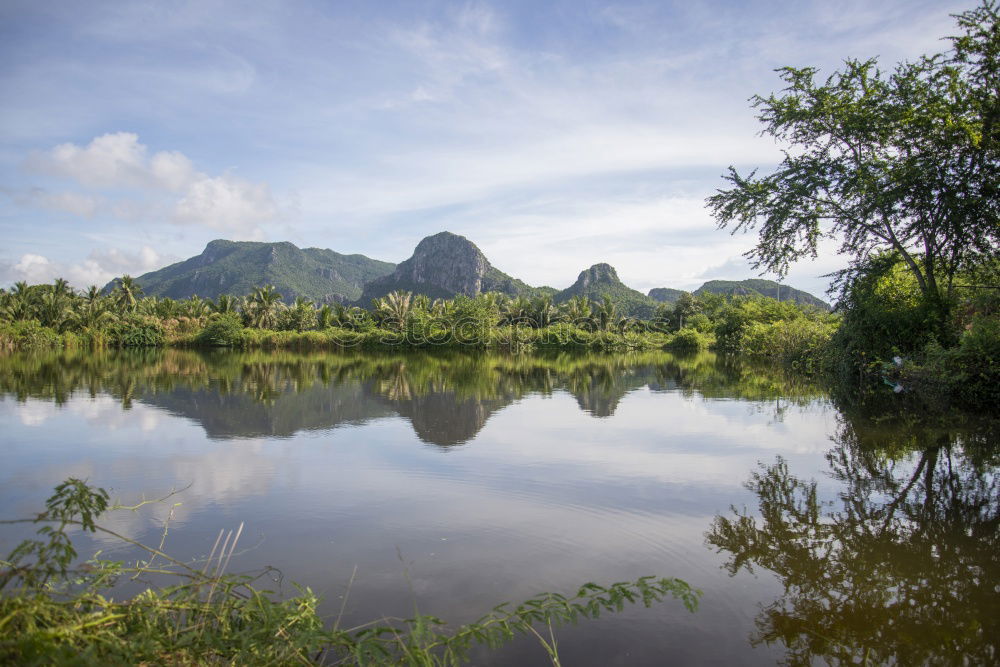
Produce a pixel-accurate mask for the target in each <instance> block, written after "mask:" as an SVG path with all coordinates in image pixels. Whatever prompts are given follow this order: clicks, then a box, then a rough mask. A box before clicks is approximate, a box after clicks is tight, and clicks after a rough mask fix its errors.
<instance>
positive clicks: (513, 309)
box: [500, 296, 531, 324]
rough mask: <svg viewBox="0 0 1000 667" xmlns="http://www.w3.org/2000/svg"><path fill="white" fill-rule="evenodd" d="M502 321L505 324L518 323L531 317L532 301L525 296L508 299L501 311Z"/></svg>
mask: <svg viewBox="0 0 1000 667" xmlns="http://www.w3.org/2000/svg"><path fill="white" fill-rule="evenodd" d="M500 317H501V320H500V321H501V322H503V323H504V324H516V323H518V322H522V323H523V322H525V321H527V320H529V319H531V301H529V300H528V299H527V298H525V297H523V296H518V297H517V298H516V299H507V301H506V303H504V304H503V309H502V310H501V311H500Z"/></svg>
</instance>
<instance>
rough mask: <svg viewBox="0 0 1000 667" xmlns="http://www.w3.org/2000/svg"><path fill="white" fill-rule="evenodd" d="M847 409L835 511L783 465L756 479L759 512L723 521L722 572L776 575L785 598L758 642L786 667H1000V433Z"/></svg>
mask: <svg viewBox="0 0 1000 667" xmlns="http://www.w3.org/2000/svg"><path fill="white" fill-rule="evenodd" d="M868 407H869V409H868V410H857V409H845V410H844V411H843V412H842V414H841V417H840V418H839V428H838V430H837V432H836V434H834V436H833V442H834V446H833V447H832V448H831V449H830V450H829V452H828V453H827V455H826V459H827V464H828V475H829V476H830V477H831V478H832V479H833V480H834V481H835V482H837V484H838V486H839V493H838V497H837V500H835V501H824V500H822V499H821V496H822V493H821V492H819V491H818V490H817V483H816V482H815V481H807V480H805V479H802V478H800V477H798V476H796V475H795V474H793V473H792V471H791V470H790V467H789V465H788V464H787V462H786V461H784V460H783V459H781V458H780V457H779V458H778V459H777V461H776V462H775V463H774V464H771V465H762V466H761V469H760V470H759V471H758V472H755V473H753V474H752V476H751V478H750V480H749V482H748V483H747V488H749V489H750V490H751V491H752V492H753V493H754V494H756V496H757V502H758V512H757V513H751V512H748V511H746V510H744V511H741V512H737V511H736V510H735V509H734V511H733V514H732V515H730V516H718V517H716V518H715V520H714V522H713V524H712V527H711V530H710V531H709V533H708V535H707V540H708V543H709V544H710V545H711V546H713V547H715V548H716V549H717V550H718V551H719V552H721V553H724V554H726V555H727V557H728V560H727V562H726V565H725V567H726V568H727V569H728V570H729V572H730V574H733V575H735V574H736V573H737V572H739V571H740V570H744V569H745V570H747V571H751V572H753V571H754V568H765V569H766V570H770V571H771V572H774V573H775V574H777V575H778V577H779V578H780V580H781V582H782V583H783V586H784V594H783V595H782V596H781V597H779V598H778V599H776V600H774V601H773V602H770V603H769V604H767V605H766V606H764V607H763V609H762V611H761V612H760V613H759V615H758V616H757V620H756V627H757V629H756V632H755V633H754V634H753V635H752V637H751V643H753V644H754V645H759V644H762V643H766V644H772V643H774V644H780V645H781V646H783V647H784V648H785V649H786V661H787V662H788V663H789V664H793V665H811V664H814V663H815V662H816V661H818V660H819V659H820V658H823V659H826V660H827V661H829V662H833V663H836V664H860V663H862V662H863V663H865V664H882V663H889V662H892V663H895V664H903V665H921V664H995V663H996V662H997V660H998V659H1000V477H998V474H997V472H998V465H1000V452H998V451H997V448H996V443H997V442H1000V439H998V429H997V428H996V424H995V423H986V424H984V423H982V421H980V422H978V423H966V422H963V420H962V419H961V418H960V417H958V416H954V415H952V416H950V417H948V418H946V419H945V418H933V417H921V416H919V415H917V414H916V413H913V412H910V411H905V410H898V409H896V410H894V411H893V410H888V409H876V410H874V411H873V410H871V409H870V408H871V406H868Z"/></svg>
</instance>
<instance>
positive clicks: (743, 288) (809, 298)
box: [694, 278, 831, 310]
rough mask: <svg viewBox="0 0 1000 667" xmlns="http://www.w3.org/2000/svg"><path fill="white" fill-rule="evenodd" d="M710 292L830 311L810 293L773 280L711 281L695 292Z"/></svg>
mask: <svg viewBox="0 0 1000 667" xmlns="http://www.w3.org/2000/svg"><path fill="white" fill-rule="evenodd" d="M706 292H709V293H711V294H722V295H725V296H734V295H744V296H754V295H757V294H759V295H761V296H768V297H771V298H772V299H777V300H778V301H794V302H795V303H797V304H800V305H810V306H816V307H817V308H822V309H823V310H830V309H831V308H830V304H828V303H827V302H826V301H823V300H822V299H819V298H817V297H815V296H813V295H812V294H809V293H808V292H803V291H802V290H797V289H795V288H794V287H789V286H788V285H781V284H779V283H776V282H774V281H773V280H764V279H762V278H750V279H749V280H709V281H708V282H707V283H705V284H704V285H702V286H701V287H699V288H698V289H696V290H695V291H694V293H695V295H696V296H697V295H699V294H704V293H706Z"/></svg>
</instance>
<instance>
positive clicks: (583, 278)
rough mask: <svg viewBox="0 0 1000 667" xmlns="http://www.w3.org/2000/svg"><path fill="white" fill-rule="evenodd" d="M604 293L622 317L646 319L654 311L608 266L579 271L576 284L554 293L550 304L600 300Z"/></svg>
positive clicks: (653, 304)
mask: <svg viewBox="0 0 1000 667" xmlns="http://www.w3.org/2000/svg"><path fill="white" fill-rule="evenodd" d="M605 294H607V295H608V296H610V297H611V300H612V301H613V302H614V304H615V306H616V307H617V308H618V310H619V312H620V313H621V314H622V315H630V316H632V317H646V318H648V317H650V316H652V314H653V312H654V311H655V310H656V305H657V304H656V302H655V301H653V300H652V299H651V298H649V297H648V296H646V295H645V294H643V293H642V292H639V291H637V290H634V289H632V288H631V287H629V286H628V285H626V284H625V283H623V282H622V281H621V280H620V279H619V278H618V272H617V271H615V268H614V267H613V266H611V265H610V264H594V265H593V266H592V267H590V268H589V269H586V270H585V271H581V272H580V275H579V277H578V278H577V279H576V282H575V283H573V284H572V285H570V286H569V287H567V288H566V289H564V290H563V291H561V292H559V293H558V294H556V295H555V297H553V301H555V302H556V303H563V302H564V301H569V300H570V299H572V298H573V297H577V296H585V297H587V298H589V299H591V300H592V301H601V300H602V299H603V298H604V295H605Z"/></svg>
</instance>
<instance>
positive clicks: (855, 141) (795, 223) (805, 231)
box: [708, 0, 1000, 321]
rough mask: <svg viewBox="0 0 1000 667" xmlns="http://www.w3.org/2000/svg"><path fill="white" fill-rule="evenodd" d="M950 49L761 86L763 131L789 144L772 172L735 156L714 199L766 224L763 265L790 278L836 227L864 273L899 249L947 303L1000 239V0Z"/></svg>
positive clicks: (729, 219) (796, 71)
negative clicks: (961, 277)
mask: <svg viewBox="0 0 1000 667" xmlns="http://www.w3.org/2000/svg"><path fill="white" fill-rule="evenodd" d="M956 18H957V20H958V25H959V28H960V29H961V30H962V33H961V34H960V35H959V36H957V37H952V38H951V43H952V48H951V50H950V51H948V52H947V53H943V54H938V55H933V56H926V57H923V58H921V59H919V60H918V61H916V62H903V63H900V64H899V65H897V66H896V68H895V69H894V70H893V71H892V72H891V73H887V72H883V71H881V70H880V69H879V68H878V67H877V63H876V61H875V60H867V61H859V60H847V61H846V62H845V65H844V68H843V69H842V70H840V71H838V72H835V73H834V74H833V75H832V76H830V77H829V78H827V79H825V80H823V81H819V80H817V70H816V69H815V68H812V67H803V68H795V67H785V68H782V69H780V70H779V72H780V75H781V79H782V80H783V81H784V82H785V83H786V84H787V87H786V88H785V89H784V90H783V91H782V92H781V93H779V94H772V95H770V96H768V97H762V96H755V97H754V98H753V106H754V107H755V108H756V109H758V110H759V115H758V118H759V120H760V121H761V122H762V123H763V124H764V134H766V135H770V136H772V137H774V138H775V139H777V140H779V141H780V142H783V143H784V144H786V145H787V146H788V147H789V149H788V150H786V152H785V157H784V159H783V160H782V162H781V164H780V166H779V167H778V169H777V170H776V171H774V172H773V173H771V174H769V175H766V176H757V175H756V172H752V173H750V174H749V175H747V176H744V175H741V174H739V173H738V172H737V171H736V170H735V169H734V168H732V167H730V169H729V174H728V176H727V177H726V179H727V180H728V181H729V183H731V184H732V186H733V187H731V188H730V189H727V190H720V191H719V192H718V193H717V194H715V195H713V196H711V197H709V198H708V205H709V207H710V208H711V210H712V212H713V214H714V215H715V217H716V219H717V220H718V222H719V226H720V227H730V226H731V227H732V229H733V231H734V232H735V231H737V230H749V229H758V230H759V242H758V244H757V246H756V247H755V248H754V249H753V250H751V251H750V252H749V253H748V257H750V258H751V260H753V263H754V266H755V267H759V268H764V269H767V270H770V271H774V272H776V273H778V275H784V274H786V273H787V271H788V268H789V265H790V264H791V263H792V262H794V261H796V260H798V259H800V258H802V257H805V256H812V257H815V256H816V253H817V248H818V244H819V242H820V240H821V239H822V238H824V237H829V238H837V239H839V240H840V242H841V246H840V250H841V252H843V253H845V254H846V255H848V256H849V257H851V258H852V263H851V268H850V269H848V273H850V272H851V270H856V269H858V268H859V267H860V265H861V264H862V263H863V261H864V260H865V258H867V257H868V255H869V254H870V253H872V252H873V251H876V250H880V249H890V250H892V251H895V252H896V253H898V254H899V255H900V256H901V257H902V258H903V260H904V261H905V263H906V266H907V267H908V269H909V270H910V271H911V272H912V273H913V276H914V278H915V280H916V281H917V283H918V285H919V287H920V290H921V293H922V294H923V298H924V299H925V300H927V301H928V302H931V303H936V304H938V308H939V311H940V312H941V313H942V315H941V319H942V321H943V319H944V314H946V312H947V300H948V297H950V296H951V290H952V289H953V287H954V278H955V275H956V273H957V272H958V271H959V270H960V269H961V268H962V267H964V266H967V265H968V264H969V263H971V262H974V261H977V260H981V259H982V258H983V257H984V256H993V257H995V256H996V255H997V247H998V242H1000V216H998V211H1000V206H998V205H1000V199H998V192H1000V191H998V187H1000V159H998V158H1000V97H998V91H1000V16H998V12H997V5H996V3H995V2H994V0H984V1H983V3H982V4H981V5H980V6H979V7H978V8H976V9H974V10H971V11H968V12H965V13H963V14H960V15H958V16H957V17H956Z"/></svg>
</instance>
